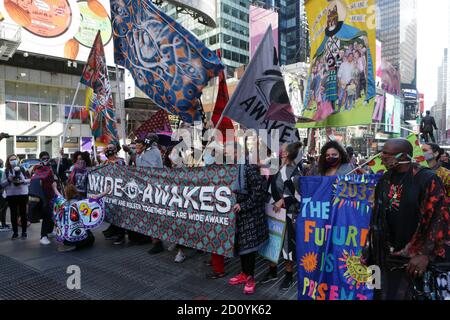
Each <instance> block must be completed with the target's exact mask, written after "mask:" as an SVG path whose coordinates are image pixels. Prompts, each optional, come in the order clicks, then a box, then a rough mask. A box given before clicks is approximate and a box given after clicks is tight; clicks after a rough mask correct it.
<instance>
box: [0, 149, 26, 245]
mask: <svg viewBox="0 0 450 320" xmlns="http://www.w3.org/2000/svg"><path fill="white" fill-rule="evenodd" d="M29 183H30V180H29V179H28V177H27V176H26V172H25V169H23V168H22V167H19V160H18V158H17V156H16V155H15V154H12V155H9V156H8V157H7V159H6V169H5V172H4V173H3V175H2V180H1V186H2V188H4V192H5V193H6V201H7V202H8V206H9V210H10V212H11V224H12V230H13V235H12V238H11V239H12V240H15V239H17V238H18V237H19V228H18V221H17V220H18V217H20V225H21V227H22V239H23V240H25V239H26V238H27V202H28V185H29ZM2 224H3V222H2Z"/></svg>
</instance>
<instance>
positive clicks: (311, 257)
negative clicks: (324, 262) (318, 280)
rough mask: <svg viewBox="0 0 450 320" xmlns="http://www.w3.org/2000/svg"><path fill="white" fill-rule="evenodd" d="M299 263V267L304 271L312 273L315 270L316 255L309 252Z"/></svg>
mask: <svg viewBox="0 0 450 320" xmlns="http://www.w3.org/2000/svg"><path fill="white" fill-rule="evenodd" d="M300 261H301V264H300V265H301V266H303V268H305V271H306V272H308V273H312V272H314V271H315V270H316V269H317V253H314V252H310V253H307V254H305V255H304V256H303V257H302V259H301V260H300Z"/></svg>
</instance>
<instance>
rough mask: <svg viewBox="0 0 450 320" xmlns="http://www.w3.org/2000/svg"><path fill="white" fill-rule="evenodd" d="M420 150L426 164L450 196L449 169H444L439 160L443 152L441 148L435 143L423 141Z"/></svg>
mask: <svg viewBox="0 0 450 320" xmlns="http://www.w3.org/2000/svg"><path fill="white" fill-rule="evenodd" d="M422 151H423V154H424V156H425V160H426V161H427V163H428V166H429V167H430V168H431V170H433V171H434V172H435V173H436V175H437V176H438V177H439V178H440V179H441V180H442V182H443V183H444V187H445V190H446V194H447V196H448V197H450V170H447V169H445V168H444V167H443V166H442V164H441V162H440V161H439V160H440V158H441V156H442V155H443V154H444V150H442V149H441V147H439V146H438V145H437V144H436V143H425V144H424V145H422Z"/></svg>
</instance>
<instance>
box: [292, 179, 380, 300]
mask: <svg viewBox="0 0 450 320" xmlns="http://www.w3.org/2000/svg"><path fill="white" fill-rule="evenodd" d="M380 177H381V175H352V176H342V177H301V178H300V185H301V186H302V187H301V196H302V201H301V205H300V210H301V211H300V213H299V216H298V218H297V228H296V230H297V259H298V260H297V261H298V299H299V300H368V299H372V297H373V291H371V290H369V289H368V287H367V286H366V283H367V281H368V278H369V276H368V271H367V268H366V267H365V266H364V265H362V264H361V263H360V255H361V250H362V247H363V246H364V245H365V242H366V238H367V234H368V231H369V223H370V217H371V214H372V204H373V201H374V197H375V194H374V192H375V186H376V184H377V182H378V180H379V178H380Z"/></svg>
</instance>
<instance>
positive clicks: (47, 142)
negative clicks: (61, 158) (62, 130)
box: [40, 137, 52, 155]
mask: <svg viewBox="0 0 450 320" xmlns="http://www.w3.org/2000/svg"><path fill="white" fill-rule="evenodd" d="M40 140H41V151H47V152H48V153H49V154H50V155H51V154H52V137H40Z"/></svg>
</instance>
